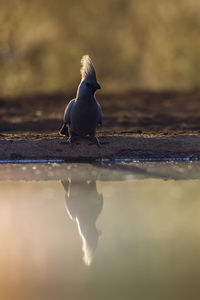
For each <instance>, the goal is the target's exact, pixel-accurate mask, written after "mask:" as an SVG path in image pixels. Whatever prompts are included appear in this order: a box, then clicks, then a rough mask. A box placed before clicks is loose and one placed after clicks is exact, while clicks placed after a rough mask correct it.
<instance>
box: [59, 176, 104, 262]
mask: <svg viewBox="0 0 200 300" xmlns="http://www.w3.org/2000/svg"><path fill="white" fill-rule="evenodd" d="M61 183H62V185H63V187H64V189H65V204H66V210H67V213H68V215H69V217H70V218H71V219H72V220H74V221H76V223H77V227H78V230H79V234H80V237H81V240H82V251H83V255H84V256H83V260H84V262H85V264H86V265H88V266H89V265H90V264H91V263H92V260H93V258H94V254H95V250H96V248H97V245H98V240H99V237H100V235H101V231H100V230H99V229H98V228H97V227H96V221H97V219H98V217H99V215H100V213H101V212H102V208H103V195H102V194H100V193H99V192H98V191H97V185H96V180H91V181H90V180H86V179H84V180H81V181H78V182H77V181H76V180H73V178H68V180H62V181H61Z"/></svg>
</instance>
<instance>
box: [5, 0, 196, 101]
mask: <svg viewBox="0 0 200 300" xmlns="http://www.w3.org/2000/svg"><path fill="white" fill-rule="evenodd" d="M199 12H200V2H199V1H198V0H190V1H189V0H176V1H173V0H168V1H165V0H148V1H147V0H146V1H145V0H143V1H141V0H135V1H131V0H108V1H105V0H102V1H94V0H76V1H73V0H57V1H54V0H29V1H27V0H0V65H1V68H0V78H1V80H0V96H15V95H22V94H31V93H41V92H42V93H55V92H58V91H59V92H60V91H67V92H71V91H75V89H76V88H77V84H78V83H79V81H80V72H79V70H80V59H81V57H82V55H83V54H89V55H90V56H91V58H92V59H93V62H94V64H95V67H96V71H97V76H98V79H99V81H100V82H101V85H102V87H103V90H104V92H126V91H130V90H135V89H137V90H138V89H150V90H163V89H164V90H191V89H197V88H199V86H200V76H199V74H200V59H199V53H200V38H199V36H200V13H199Z"/></svg>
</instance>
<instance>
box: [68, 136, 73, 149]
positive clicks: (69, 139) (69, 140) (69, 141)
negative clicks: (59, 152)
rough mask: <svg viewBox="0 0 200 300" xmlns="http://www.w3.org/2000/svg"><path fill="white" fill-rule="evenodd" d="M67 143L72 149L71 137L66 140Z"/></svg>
mask: <svg viewBox="0 0 200 300" xmlns="http://www.w3.org/2000/svg"><path fill="white" fill-rule="evenodd" d="M67 143H69V145H70V147H72V137H71V136H70V137H69V138H68V139H67Z"/></svg>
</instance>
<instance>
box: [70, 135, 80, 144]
mask: <svg viewBox="0 0 200 300" xmlns="http://www.w3.org/2000/svg"><path fill="white" fill-rule="evenodd" d="M76 137H77V136H76V135H74V134H70V136H69V138H68V139H67V143H69V145H70V147H72V146H73V145H74V144H76V145H79V144H80V143H77V142H76Z"/></svg>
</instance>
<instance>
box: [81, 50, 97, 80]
mask: <svg viewBox="0 0 200 300" xmlns="http://www.w3.org/2000/svg"><path fill="white" fill-rule="evenodd" d="M81 65H82V68H81V76H82V80H84V79H85V78H86V77H90V78H92V79H93V80H96V72H95V69H94V66H93V63H92V60H91V58H90V57H89V55H84V56H83V57H82V59H81Z"/></svg>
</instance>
